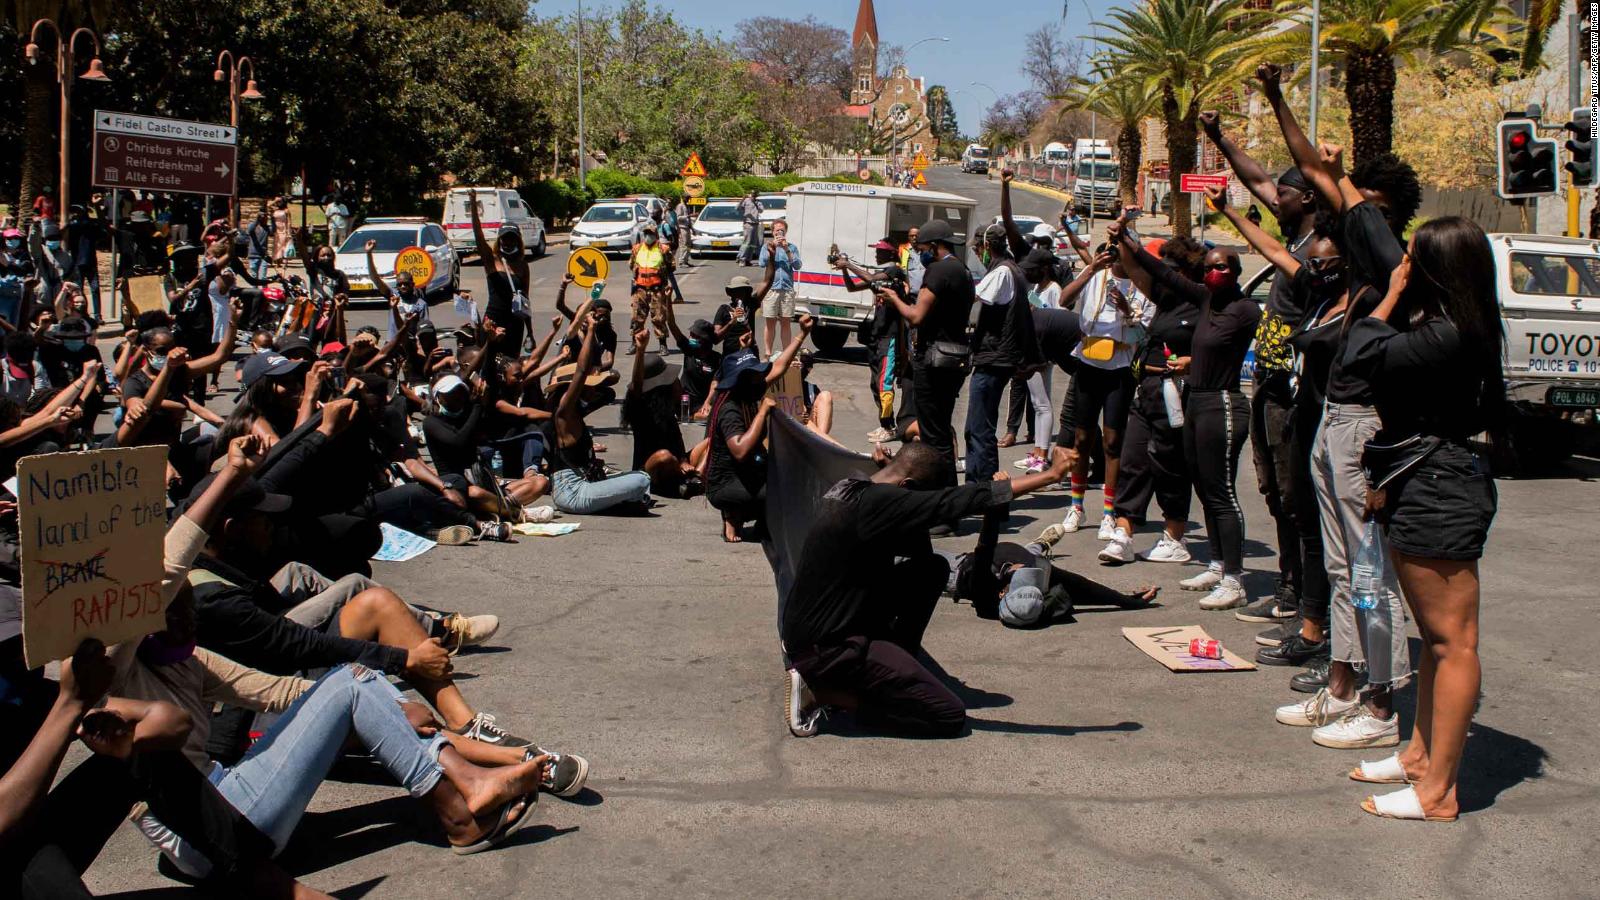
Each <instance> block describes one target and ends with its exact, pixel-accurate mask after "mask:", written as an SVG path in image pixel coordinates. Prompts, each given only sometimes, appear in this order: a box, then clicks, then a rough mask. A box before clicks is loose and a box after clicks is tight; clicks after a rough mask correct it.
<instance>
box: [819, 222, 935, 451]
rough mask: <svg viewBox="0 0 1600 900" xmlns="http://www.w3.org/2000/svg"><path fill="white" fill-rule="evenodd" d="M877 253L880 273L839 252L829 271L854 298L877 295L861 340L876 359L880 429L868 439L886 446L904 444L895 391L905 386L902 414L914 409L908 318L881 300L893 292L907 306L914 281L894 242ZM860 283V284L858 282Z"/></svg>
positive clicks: (876, 246) (878, 245)
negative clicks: (898, 441)
mask: <svg viewBox="0 0 1600 900" xmlns="http://www.w3.org/2000/svg"><path fill="white" fill-rule="evenodd" d="M913 230H914V229H913ZM872 253H873V260H874V262H876V263H877V266H878V267H877V268H876V269H867V268H866V267H864V266H860V265H857V264H856V263H854V262H851V260H850V257H849V256H846V255H845V254H843V253H840V252H839V251H838V247H837V246H836V247H835V248H834V251H833V252H832V253H829V254H828V265H830V266H832V267H834V268H836V269H838V270H839V274H840V275H841V276H842V277H843V278H844V289H845V290H847V291H850V292H851V293H855V292H856V291H872V292H873V294H874V303H873V306H872V314H871V315H869V316H867V318H866V319H865V320H863V321H862V323H861V327H860V330H859V331H858V332H857V336H858V337H859V338H860V340H861V346H863V347H866V348H867V352H868V353H869V354H871V363H870V368H871V372H872V394H873V396H874V397H876V398H877V400H878V427H877V429H876V430H874V431H870V432H868V433H867V440H869V441H871V442H873V443H874V444H881V443H883V442H884V441H892V440H895V439H896V437H899V438H901V439H904V438H905V435H903V434H898V433H897V430H896V428H895V417H894V394H895V386H896V385H897V384H898V385H900V387H901V390H902V391H903V392H904V393H903V394H902V396H901V400H900V408H901V409H903V410H904V409H907V408H908V407H909V406H910V404H911V398H910V388H911V385H910V376H911V366H910V362H909V360H908V359H907V354H906V332H907V329H906V324H905V317H904V316H902V315H900V311H899V310H898V309H897V308H896V307H895V306H894V304H892V303H888V302H886V301H885V300H884V299H883V298H882V297H878V296H876V295H877V293H878V292H879V291H882V290H889V291H893V292H894V293H895V294H896V295H897V296H898V297H899V298H900V302H902V303H904V302H906V300H908V299H909V298H910V288H909V282H910V278H909V277H908V276H907V275H906V270H905V269H904V268H902V267H901V266H900V263H899V251H898V250H896V248H895V245H894V241H893V240H891V239H890V238H887V237H886V238H884V239H883V240H881V241H879V242H877V243H876V244H873V245H872ZM858 278H859V279H860V280H859V281H858V280H856V279H858Z"/></svg>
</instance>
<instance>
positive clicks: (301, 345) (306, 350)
mask: <svg viewBox="0 0 1600 900" xmlns="http://www.w3.org/2000/svg"><path fill="white" fill-rule="evenodd" d="M272 347H273V349H274V350H277V351H278V352H279V353H281V354H283V355H284V356H287V357H289V358H290V359H310V358H311V357H313V356H315V355H316V354H315V353H313V352H312V350H311V342H310V341H308V340H306V338H305V335H302V334H286V335H284V336H283V337H281V338H278V340H277V342H276V343H274V344H273V345H272Z"/></svg>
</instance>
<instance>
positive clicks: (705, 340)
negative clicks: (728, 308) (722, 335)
mask: <svg viewBox="0 0 1600 900" xmlns="http://www.w3.org/2000/svg"><path fill="white" fill-rule="evenodd" d="M667 330H668V332H670V333H671V334H672V340H673V342H674V343H676V344H677V345H678V350H679V352H681V353H682V354H683V370H682V371H681V372H680V373H679V376H678V378H679V380H680V381H681V382H682V383H683V391H684V396H685V397H687V398H688V409H687V410H685V411H686V412H688V413H689V415H688V416H685V418H693V419H704V418H705V417H706V416H709V415H710V414H711V395H712V392H713V391H715V389H716V386H717V372H718V371H719V370H720V369H721V368H722V354H721V353H719V352H717V346H716V327H715V326H713V325H712V324H711V323H710V322H707V321H706V320H705V319H696V320H695V321H694V322H693V323H692V324H691V325H690V326H689V333H688V334H687V335H686V334H684V333H683V332H682V331H681V330H680V329H679V328H678V317H677V315H676V313H675V311H674V309H673V308H672V307H670V306H669V307H667Z"/></svg>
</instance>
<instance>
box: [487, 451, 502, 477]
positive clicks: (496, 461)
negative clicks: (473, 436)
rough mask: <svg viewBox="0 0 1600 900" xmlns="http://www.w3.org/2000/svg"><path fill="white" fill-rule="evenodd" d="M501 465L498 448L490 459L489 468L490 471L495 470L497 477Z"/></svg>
mask: <svg viewBox="0 0 1600 900" xmlns="http://www.w3.org/2000/svg"><path fill="white" fill-rule="evenodd" d="M501 466H502V462H501V459H500V451H499V450H496V451H495V452H494V456H492V457H490V459H489V469H490V471H492V472H494V474H495V476H496V477H498V476H499V475H500V471H501Z"/></svg>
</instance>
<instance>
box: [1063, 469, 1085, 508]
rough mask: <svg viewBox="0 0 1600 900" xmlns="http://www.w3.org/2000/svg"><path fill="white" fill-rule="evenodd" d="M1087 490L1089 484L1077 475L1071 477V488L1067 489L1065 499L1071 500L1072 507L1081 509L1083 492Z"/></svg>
mask: <svg viewBox="0 0 1600 900" xmlns="http://www.w3.org/2000/svg"><path fill="white" fill-rule="evenodd" d="M1088 488H1089V482H1087V481H1085V480H1084V479H1082V478H1079V477H1078V476H1077V475H1074V476H1072V487H1071V488H1070V489H1069V491H1068V493H1067V497H1068V499H1070V500H1071V502H1072V505H1073V506H1076V507H1077V508H1079V509H1083V492H1084V491H1086V490H1088Z"/></svg>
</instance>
